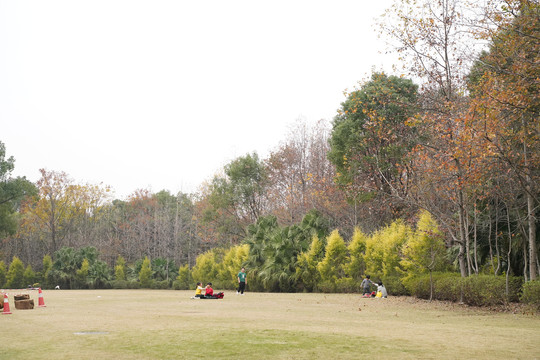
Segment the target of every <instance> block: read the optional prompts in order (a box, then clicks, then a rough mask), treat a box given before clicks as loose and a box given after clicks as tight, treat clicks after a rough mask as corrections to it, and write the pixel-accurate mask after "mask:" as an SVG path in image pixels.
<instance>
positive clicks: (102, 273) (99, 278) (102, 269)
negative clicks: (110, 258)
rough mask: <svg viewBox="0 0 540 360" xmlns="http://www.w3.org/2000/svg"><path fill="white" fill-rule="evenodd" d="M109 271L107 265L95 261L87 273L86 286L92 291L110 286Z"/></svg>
mask: <svg viewBox="0 0 540 360" xmlns="http://www.w3.org/2000/svg"><path fill="white" fill-rule="evenodd" d="M110 280H111V269H110V268H109V265H107V263H105V262H103V261H101V260H96V261H94V263H93V264H92V265H91V266H90V269H89V272H88V284H89V286H90V287H91V288H93V289H103V288H107V287H109V285H110Z"/></svg>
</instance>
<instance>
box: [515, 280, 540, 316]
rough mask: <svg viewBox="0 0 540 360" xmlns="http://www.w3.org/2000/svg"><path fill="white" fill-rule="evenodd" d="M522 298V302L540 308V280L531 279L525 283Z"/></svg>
mask: <svg viewBox="0 0 540 360" xmlns="http://www.w3.org/2000/svg"><path fill="white" fill-rule="evenodd" d="M520 300H521V302H522V303H525V304H528V305H530V306H531V307H533V308H535V309H536V310H540V280H535V281H529V282H526V283H525V284H523V293H522V294H521V298H520Z"/></svg>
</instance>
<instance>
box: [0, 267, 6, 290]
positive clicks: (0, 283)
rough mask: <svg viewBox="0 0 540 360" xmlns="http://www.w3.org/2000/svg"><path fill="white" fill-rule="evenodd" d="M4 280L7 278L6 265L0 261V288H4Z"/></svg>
mask: <svg viewBox="0 0 540 360" xmlns="http://www.w3.org/2000/svg"><path fill="white" fill-rule="evenodd" d="M6 278H7V269H6V263H5V262H3V261H0V288H3V287H4V284H5V283H6Z"/></svg>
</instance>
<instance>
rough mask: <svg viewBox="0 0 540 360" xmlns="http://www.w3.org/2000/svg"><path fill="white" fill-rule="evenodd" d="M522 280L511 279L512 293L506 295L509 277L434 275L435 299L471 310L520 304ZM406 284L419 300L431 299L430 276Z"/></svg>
mask: <svg viewBox="0 0 540 360" xmlns="http://www.w3.org/2000/svg"><path fill="white" fill-rule="evenodd" d="M522 283H523V279H521V278H518V277H513V276H512V277H509V293H508V296H507V295H506V277H505V276H492V275H475V276H469V277H466V278H463V277H461V276H460V274H458V273H433V288H434V293H433V299H434V300H447V301H453V302H458V301H463V302H464V303H465V304H467V305H472V306H494V305H505V304H508V303H509V302H515V301H517V300H518V295H519V291H520V288H521V284H522ZM404 284H405V286H406V287H407V289H408V290H409V291H410V293H411V294H412V295H414V296H416V297H418V298H422V299H429V294H430V281H429V274H424V275H419V276H416V277H411V278H407V279H405V280H404Z"/></svg>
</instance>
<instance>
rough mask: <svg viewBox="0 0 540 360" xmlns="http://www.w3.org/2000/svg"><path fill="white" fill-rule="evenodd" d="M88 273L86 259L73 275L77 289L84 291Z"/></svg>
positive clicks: (88, 267) (88, 268)
mask: <svg viewBox="0 0 540 360" xmlns="http://www.w3.org/2000/svg"><path fill="white" fill-rule="evenodd" d="M89 271H90V263H89V262H88V259H84V260H83V262H82V264H81V268H80V269H78V270H77V272H76V273H75V280H76V281H75V286H76V288H78V289H84V288H86V287H87V284H88V272H89Z"/></svg>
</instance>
